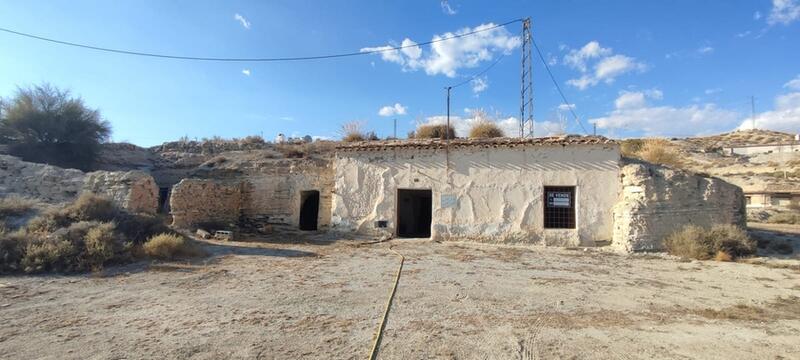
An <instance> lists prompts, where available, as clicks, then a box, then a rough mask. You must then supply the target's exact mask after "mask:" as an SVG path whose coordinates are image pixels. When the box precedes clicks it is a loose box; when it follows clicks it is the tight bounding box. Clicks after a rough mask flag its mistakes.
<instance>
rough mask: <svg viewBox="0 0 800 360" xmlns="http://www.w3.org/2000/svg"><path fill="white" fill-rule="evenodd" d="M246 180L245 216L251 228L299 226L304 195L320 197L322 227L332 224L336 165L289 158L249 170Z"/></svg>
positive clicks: (320, 160)
mask: <svg viewBox="0 0 800 360" xmlns="http://www.w3.org/2000/svg"><path fill="white" fill-rule="evenodd" d="M244 178H245V179H246V180H247V186H246V187H245V188H244V196H243V204H242V205H243V206H242V217H243V219H245V221H247V222H248V224H247V225H248V226H249V227H253V228H260V227H262V226H263V225H266V224H271V225H288V226H293V227H296V226H297V225H298V224H299V221H300V220H299V218H300V206H301V200H302V199H301V193H302V192H303V191H310V190H316V191H319V194H320V200H319V201H320V204H319V215H318V217H317V225H318V228H320V229H324V228H327V227H328V226H329V225H330V219H331V196H332V192H333V182H334V180H333V164H332V163H331V162H330V161H329V160H324V159H286V160H277V161H274V163H273V164H271V166H268V167H263V168H259V169H253V170H252V171H249V172H248V173H247V174H246V175H245V176H244Z"/></svg>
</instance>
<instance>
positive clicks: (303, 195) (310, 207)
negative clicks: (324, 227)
mask: <svg viewBox="0 0 800 360" xmlns="http://www.w3.org/2000/svg"><path fill="white" fill-rule="evenodd" d="M318 218H319V191H317V190H310V191H302V192H300V230H307V231H312V230H317V219H318Z"/></svg>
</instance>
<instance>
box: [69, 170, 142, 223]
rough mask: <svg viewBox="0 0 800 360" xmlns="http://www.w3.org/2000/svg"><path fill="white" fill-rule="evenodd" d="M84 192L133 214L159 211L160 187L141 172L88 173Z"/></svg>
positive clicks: (84, 183)
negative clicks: (98, 196) (115, 204)
mask: <svg viewBox="0 0 800 360" xmlns="http://www.w3.org/2000/svg"><path fill="white" fill-rule="evenodd" d="M83 191H85V192H92V193H95V194H98V195H101V196H104V197H107V198H109V199H111V200H112V201H114V202H115V203H117V204H119V205H120V206H121V207H122V208H124V209H127V210H128V211H131V212H141V213H149V214H155V213H156V209H158V186H157V185H156V182H155V181H154V180H153V177H152V176H150V175H148V174H146V173H144V172H141V171H126V172H113V171H95V172H91V173H88V174H86V177H85V179H84V182H83Z"/></svg>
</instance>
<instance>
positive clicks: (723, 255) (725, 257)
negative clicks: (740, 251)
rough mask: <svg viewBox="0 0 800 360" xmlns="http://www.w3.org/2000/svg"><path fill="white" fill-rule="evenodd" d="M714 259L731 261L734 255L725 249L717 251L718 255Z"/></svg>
mask: <svg viewBox="0 0 800 360" xmlns="http://www.w3.org/2000/svg"><path fill="white" fill-rule="evenodd" d="M714 260H715V261H722V262H731V261H733V257H732V256H731V255H730V254H728V253H726V252H724V251H717V255H716V256H714Z"/></svg>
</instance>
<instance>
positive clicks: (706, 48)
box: [697, 46, 714, 55]
mask: <svg viewBox="0 0 800 360" xmlns="http://www.w3.org/2000/svg"><path fill="white" fill-rule="evenodd" d="M713 52H714V48H713V47H711V46H703V47H700V48H699V49H697V53H698V54H700V55H707V54H711V53H713Z"/></svg>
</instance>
